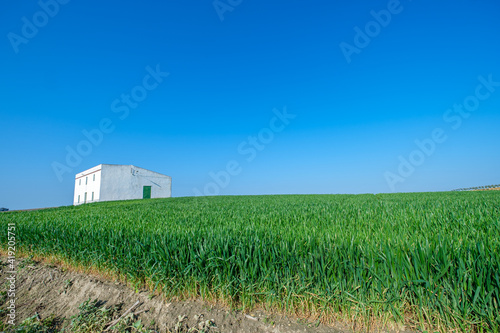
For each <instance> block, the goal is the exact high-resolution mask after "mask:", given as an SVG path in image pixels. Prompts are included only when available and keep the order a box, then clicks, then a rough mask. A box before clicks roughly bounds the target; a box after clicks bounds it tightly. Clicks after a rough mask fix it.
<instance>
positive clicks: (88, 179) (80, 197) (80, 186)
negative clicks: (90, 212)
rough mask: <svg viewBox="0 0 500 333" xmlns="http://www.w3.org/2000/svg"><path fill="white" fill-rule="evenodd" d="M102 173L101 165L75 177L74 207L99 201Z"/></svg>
mask: <svg viewBox="0 0 500 333" xmlns="http://www.w3.org/2000/svg"><path fill="white" fill-rule="evenodd" d="M101 172H102V170H101V165H98V166H96V167H93V168H91V169H88V170H85V171H83V172H80V173H79V174H77V175H76V176H75V192H74V198H73V204H74V205H80V204H83V203H91V202H97V201H99V198H100V193H101Z"/></svg>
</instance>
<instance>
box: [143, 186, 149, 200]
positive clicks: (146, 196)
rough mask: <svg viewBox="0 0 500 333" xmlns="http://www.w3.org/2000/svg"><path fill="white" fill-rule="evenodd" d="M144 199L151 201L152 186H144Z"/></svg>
mask: <svg viewBox="0 0 500 333" xmlns="http://www.w3.org/2000/svg"><path fill="white" fill-rule="evenodd" d="M142 198H143V199H151V186H143V187H142Z"/></svg>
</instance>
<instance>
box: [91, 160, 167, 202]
mask: <svg viewBox="0 0 500 333" xmlns="http://www.w3.org/2000/svg"><path fill="white" fill-rule="evenodd" d="M143 186H151V198H169V197H171V196H172V178H171V177H169V176H165V175H162V174H160V173H157V172H153V171H150V170H146V169H143V168H139V167H136V166H133V165H110V164H103V165H102V178H101V191H100V201H112V200H131V199H142V196H143Z"/></svg>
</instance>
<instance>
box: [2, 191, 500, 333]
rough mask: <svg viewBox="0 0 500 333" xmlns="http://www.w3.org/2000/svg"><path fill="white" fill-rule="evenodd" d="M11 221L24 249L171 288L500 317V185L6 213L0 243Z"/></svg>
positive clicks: (412, 314) (266, 303) (284, 301)
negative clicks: (476, 188) (461, 189)
mask: <svg viewBox="0 0 500 333" xmlns="http://www.w3.org/2000/svg"><path fill="white" fill-rule="evenodd" d="M8 223H15V224H16V228H17V242H18V244H17V245H18V249H17V250H18V251H22V252H23V253H24V254H34V255H36V256H38V257H49V256H52V257H53V258H54V257H57V258H59V259H61V260H63V261H65V262H66V263H69V264H71V265H75V266H78V267H91V268H92V269H93V270H101V271H103V272H108V273H110V272H112V273H113V274H115V276H119V277H120V279H126V280H127V282H128V283H130V284H131V285H132V286H135V287H137V288H140V287H142V286H144V285H147V286H148V287H149V288H151V289H155V290H156V291H157V292H161V293H163V294H165V295H166V296H168V297H171V296H179V297H181V298H186V297H199V298H205V299H208V300H219V301H223V302H225V303H226V304H230V305H231V306H234V307H238V308H245V309H248V308H252V307H256V306H257V307H260V308H264V309H267V310H270V311H277V312H283V313H294V314H298V315H300V316H303V317H308V318H310V319H317V318H321V320H323V321H324V322H329V321H334V320H341V321H346V322H349V321H350V322H357V323H361V324H363V325H365V328H366V326H370V325H383V324H384V323H390V322H398V323H404V324H406V325H409V326H410V327H420V328H423V327H427V328H429V327H431V326H432V328H434V329H440V330H445V329H451V328H457V329H458V330H460V331H471V330H478V331H480V330H482V329H484V330H487V331H499V330H500V308H499V305H500V304H499V303H500V294H499V293H500V276H499V275H500V191H491V192H490V191H489V192H441V193H411V194H379V195H288V196H234V197H209V198H172V199H151V200H140V201H122V202H108V203H96V204H88V205H82V206H78V207H61V208H55V209H47V210H38V211H27V212H7V213H1V214H0V225H1V228H2V229H3V230H5V231H4V232H2V233H0V234H1V240H2V243H1V244H2V247H3V249H4V251H5V250H6V244H7V239H6V236H7V224H8ZM425 325H427V326H425ZM429 325H430V326H429ZM358 327H359V326H358Z"/></svg>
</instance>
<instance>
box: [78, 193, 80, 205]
mask: <svg viewBox="0 0 500 333" xmlns="http://www.w3.org/2000/svg"><path fill="white" fill-rule="evenodd" d="M78 203H80V195H78Z"/></svg>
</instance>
